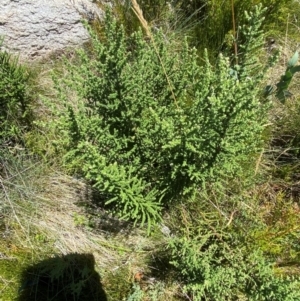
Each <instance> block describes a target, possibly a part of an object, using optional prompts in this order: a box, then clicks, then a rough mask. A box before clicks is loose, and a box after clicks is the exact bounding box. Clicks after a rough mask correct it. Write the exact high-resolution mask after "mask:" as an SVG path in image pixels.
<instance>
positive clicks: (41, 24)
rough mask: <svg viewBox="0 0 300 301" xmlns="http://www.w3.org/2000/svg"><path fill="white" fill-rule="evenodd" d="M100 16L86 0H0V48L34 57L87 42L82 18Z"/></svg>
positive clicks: (94, 6)
mask: <svg viewBox="0 0 300 301" xmlns="http://www.w3.org/2000/svg"><path fill="white" fill-rule="evenodd" d="M96 17H99V18H102V17H103V12H102V11H101V10H100V9H99V8H98V6H97V5H95V4H94V3H92V1H89V0H22V1H20V0H0V36H3V37H4V41H3V44H2V47H1V48H4V49H5V50H8V51H9V52H12V53H16V54H18V55H20V59H21V60H34V59H40V58H43V57H47V56H48V55H49V54H51V53H53V52H56V51H61V50H64V49H65V48H67V47H76V46H78V45H82V44H83V43H84V42H87V41H88V39H89V35H88V32H87V30H86V29H85V28H84V26H83V25H82V22H81V20H82V19H83V18H87V19H93V18H96Z"/></svg>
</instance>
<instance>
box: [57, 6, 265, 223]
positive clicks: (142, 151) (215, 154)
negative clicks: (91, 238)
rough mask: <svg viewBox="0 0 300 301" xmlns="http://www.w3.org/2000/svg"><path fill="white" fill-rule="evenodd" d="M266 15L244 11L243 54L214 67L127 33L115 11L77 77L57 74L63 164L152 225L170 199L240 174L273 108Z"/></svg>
mask: <svg viewBox="0 0 300 301" xmlns="http://www.w3.org/2000/svg"><path fill="white" fill-rule="evenodd" d="M261 14H262V10H261V9H260V8H256V10H255V12H254V13H253V14H249V15H247V20H248V23H249V24H248V25H249V26H245V27H242V28H241V33H240V34H241V35H243V37H244V45H241V46H240V49H241V51H242V50H243V51H244V52H243V53H242V54H241V55H240V58H239V66H235V67H231V64H230V62H229V59H228V58H226V57H223V56H222V55H220V56H219V59H218V62H217V64H216V66H212V65H211V64H210V62H209V60H208V56H207V54H206V55H205V56H204V57H203V58H199V57H198V56H197V54H196V50H195V49H189V47H188V46H187V43H185V44H184V46H183V47H182V50H181V51H178V52H174V51H172V39H171V38H170V39H168V38H167V37H165V36H164V35H163V34H160V33H157V34H155V35H154V36H153V40H154V41H155V47H154V45H153V42H152V41H149V39H147V38H144V36H143V34H142V31H138V32H135V33H133V34H132V35H131V36H129V37H127V36H126V35H125V33H124V29H123V28H122V27H120V26H117V22H116V21H115V20H114V19H113V18H112V16H111V14H110V13H108V14H107V16H106V20H105V38H104V39H103V40H102V41H99V40H98V38H97V36H96V35H95V34H93V33H92V32H91V40H92V45H93V50H92V52H91V51H89V52H85V51H80V52H79V63H78V62H77V64H74V65H73V64H71V63H67V66H68V70H69V74H70V77H69V78H65V79H64V80H61V79H58V78H56V79H55V82H56V86H57V91H58V95H59V99H60V101H61V102H62V103H63V104H64V106H65V111H62V110H61V109H60V112H59V119H58V120H55V123H56V124H57V126H58V128H59V129H61V135H62V140H63V139H64V141H67V148H68V153H67V155H66V161H67V162H68V163H69V164H71V166H72V167H73V168H75V169H76V170H77V171H80V172H81V173H82V174H83V175H84V176H85V178H86V179H88V180H89V181H91V183H92V184H93V185H94V187H95V188H96V189H97V190H98V191H99V192H100V193H101V195H102V196H103V198H104V199H105V201H106V204H111V205H112V206H111V207H113V208H114V209H113V210H114V213H116V214H118V215H119V216H121V217H122V218H124V219H130V220H134V221H136V222H141V223H142V224H144V223H148V225H149V227H150V225H151V223H153V222H155V221H156V220H158V219H159V218H160V212H161V209H162V208H163V207H164V205H166V204H170V203H171V202H174V201H175V200H176V199H177V198H178V197H180V196H182V195H188V194H191V193H193V192H194V191H196V190H197V189H199V187H201V184H202V183H204V182H205V181H211V180H213V179H216V178H219V177H222V176H226V177H234V176H237V175H238V174H239V173H240V172H242V170H243V164H244V163H245V162H247V161H248V160H249V156H250V157H251V156H253V154H255V153H256V152H257V149H258V148H259V146H260V144H261V132H262V130H263V128H264V126H263V124H264V122H265V118H266V114H265V112H266V109H267V106H266V105H265V104H262V103H261V102H260V101H259V98H258V96H257V95H258V92H259V84H260V81H261V79H262V73H263V67H261V66H260V65H259V63H258V60H257V59H256V55H255V54H256V52H257V49H259V48H260V46H261V45H262V44H263V40H262V32H261V31H260V26H261V22H262V17H261ZM91 53H92V54H91ZM199 61H200V63H199ZM72 91H76V93H77V98H78V99H77V101H76V103H74V102H73V103H72V102H71V101H70V100H69V95H70V94H71V93H73V92H72ZM73 94H74V93H73ZM54 111H55V110H54ZM63 137H64V138H63Z"/></svg>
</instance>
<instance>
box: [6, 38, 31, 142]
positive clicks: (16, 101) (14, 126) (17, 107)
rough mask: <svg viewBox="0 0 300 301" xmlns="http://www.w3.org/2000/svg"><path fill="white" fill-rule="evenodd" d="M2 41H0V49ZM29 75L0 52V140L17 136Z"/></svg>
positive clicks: (16, 61)
mask: <svg viewBox="0 0 300 301" xmlns="http://www.w3.org/2000/svg"><path fill="white" fill-rule="evenodd" d="M1 44H2V41H0V47H1ZM28 79H29V74H28V72H27V71H26V69H25V67H24V66H22V65H20V64H19V63H18V59H17V58H13V57H12V55H10V54H9V53H8V52H6V51H0V108H1V110H0V139H3V138H4V139H5V138H8V137H11V136H15V135H18V132H19V129H20V127H19V125H20V123H21V122H22V120H23V119H24V117H25V113H26V109H27V107H28V105H29V97H28V95H27V84H28Z"/></svg>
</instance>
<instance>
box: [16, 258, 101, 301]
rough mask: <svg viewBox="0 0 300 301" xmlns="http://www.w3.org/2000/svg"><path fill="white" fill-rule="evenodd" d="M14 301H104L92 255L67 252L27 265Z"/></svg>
mask: <svg viewBox="0 0 300 301" xmlns="http://www.w3.org/2000/svg"><path fill="white" fill-rule="evenodd" d="M21 277H22V279H21V287H20V290H19V298H18V301H50V300H51V301H107V297H106V294H105V291H104V290H103V288H102V284H101V278H100V275H99V274H98V273H97V272H96V271H95V259H94V256H93V255H92V254H68V255H63V256H57V257H54V258H50V259H46V260H43V261H41V262H39V263H37V264H34V265H32V266H29V267H28V268H27V269H26V270H25V271H24V272H23V274H22V276H21Z"/></svg>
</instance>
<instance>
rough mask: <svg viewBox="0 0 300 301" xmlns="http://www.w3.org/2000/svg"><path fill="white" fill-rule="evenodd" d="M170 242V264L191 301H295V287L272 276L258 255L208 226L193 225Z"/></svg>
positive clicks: (296, 295) (297, 290)
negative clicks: (181, 279)
mask: <svg viewBox="0 0 300 301" xmlns="http://www.w3.org/2000/svg"><path fill="white" fill-rule="evenodd" d="M188 231H189V233H187V232H185V233H184V234H183V235H181V236H180V237H175V238H173V239H172V240H171V242H170V248H171V250H172V264H173V265H174V266H175V267H176V268H178V270H179V271H180V274H181V275H182V278H183V280H184V281H185V283H186V284H185V286H184V290H185V291H186V292H187V293H189V294H190V295H191V296H192V297H193V299H195V300H240V299H243V298H246V300H297V299H298V298H299V297H300V295H299V283H298V282H297V281H292V279H284V278H279V277H276V276H275V275H274V272H273V269H272V266H271V265H270V264H269V263H268V262H267V261H266V259H265V258H264V257H263V255H262V253H261V252H260V251H258V250H257V251H253V250H251V249H249V248H248V247H247V245H246V244H245V243H241V242H239V240H238V239H237V237H235V236H234V235H233V233H231V235H229V234H224V233H216V232H214V231H212V229H211V225H206V227H201V226H199V224H198V226H197V225H193V226H192V227H191V228H190V229H188Z"/></svg>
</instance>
